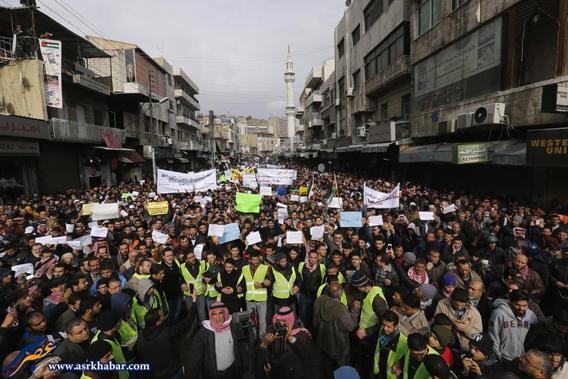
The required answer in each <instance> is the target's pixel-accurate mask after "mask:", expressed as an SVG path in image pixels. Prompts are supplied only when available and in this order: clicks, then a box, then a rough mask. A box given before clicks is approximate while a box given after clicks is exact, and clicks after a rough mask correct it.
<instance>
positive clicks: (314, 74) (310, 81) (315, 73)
mask: <svg viewBox="0 0 568 379" xmlns="http://www.w3.org/2000/svg"><path fill="white" fill-rule="evenodd" d="M322 79H323V74H322V70H321V69H315V68H314V69H312V71H310V73H309V74H308V77H307V79H306V88H314V87H315V86H316V85H318V84H319V83H321V81H322Z"/></svg>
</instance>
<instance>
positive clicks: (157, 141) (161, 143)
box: [144, 133, 173, 147]
mask: <svg viewBox="0 0 568 379" xmlns="http://www.w3.org/2000/svg"><path fill="white" fill-rule="evenodd" d="M144 138H145V140H146V143H145V145H152V146H156V147H165V146H169V145H172V144H173V141H172V139H171V138H170V137H165V136H160V135H158V134H152V133H144Z"/></svg>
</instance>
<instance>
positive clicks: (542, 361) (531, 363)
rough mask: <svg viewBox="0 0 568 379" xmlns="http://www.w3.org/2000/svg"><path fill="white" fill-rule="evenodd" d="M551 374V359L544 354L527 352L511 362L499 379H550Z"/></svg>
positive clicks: (536, 351)
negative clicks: (511, 364) (508, 368)
mask: <svg viewBox="0 0 568 379" xmlns="http://www.w3.org/2000/svg"><path fill="white" fill-rule="evenodd" d="M553 372H554V368H553V365H552V359H551V358H550V357H549V356H548V355H547V354H546V353H543V352H542V351H539V350H529V351H527V352H526V353H524V354H522V355H521V356H520V357H519V358H518V359H516V360H515V362H513V366H512V368H511V370H509V371H507V372H506V373H505V374H503V375H502V376H501V379H550V378H552V374H553Z"/></svg>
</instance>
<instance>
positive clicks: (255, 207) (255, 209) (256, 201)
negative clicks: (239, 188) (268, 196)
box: [236, 192, 262, 213]
mask: <svg viewBox="0 0 568 379" xmlns="http://www.w3.org/2000/svg"><path fill="white" fill-rule="evenodd" d="M261 201H262V195H257V194H250V193H242V192H237V206H236V209H237V211H238V212H242V213H259V212H260V202H261Z"/></svg>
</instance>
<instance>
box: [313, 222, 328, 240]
mask: <svg viewBox="0 0 568 379" xmlns="http://www.w3.org/2000/svg"><path fill="white" fill-rule="evenodd" d="M324 232H325V227H324V226H323V225H320V226H312V227H311V228H310V235H311V236H312V240H319V239H320V238H323V233H324Z"/></svg>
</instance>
